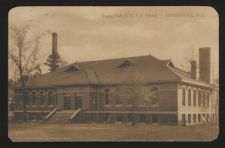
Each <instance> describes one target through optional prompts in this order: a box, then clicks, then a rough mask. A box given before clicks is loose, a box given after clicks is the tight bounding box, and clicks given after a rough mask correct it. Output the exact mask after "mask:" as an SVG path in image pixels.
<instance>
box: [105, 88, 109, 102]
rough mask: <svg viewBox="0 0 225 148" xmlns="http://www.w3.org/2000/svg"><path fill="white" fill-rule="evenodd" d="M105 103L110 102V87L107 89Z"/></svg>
mask: <svg viewBox="0 0 225 148" xmlns="http://www.w3.org/2000/svg"><path fill="white" fill-rule="evenodd" d="M105 104H109V89H106V90H105Z"/></svg>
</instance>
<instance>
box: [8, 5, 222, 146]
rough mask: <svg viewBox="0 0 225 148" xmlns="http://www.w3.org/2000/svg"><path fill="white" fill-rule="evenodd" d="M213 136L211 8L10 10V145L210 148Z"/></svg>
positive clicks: (215, 79)
mask: <svg viewBox="0 0 225 148" xmlns="http://www.w3.org/2000/svg"><path fill="white" fill-rule="evenodd" d="M218 135H219V16H218V13H217V11H216V10H215V9H214V8H213V7H209V6H19V7H14V8H13V9H11V10H10V11H9V13H8V137H9V139H10V140H11V141H12V142H81V141H82V142H83V141H84V142H94V141H95V142H103V141H105V142H111V141H112V142H132V141H136V142H168V141H169V142H177V141H185V142H193V141H199V142H211V141H213V140H216V139H217V138H218Z"/></svg>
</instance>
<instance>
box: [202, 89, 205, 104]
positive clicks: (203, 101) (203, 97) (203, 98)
mask: <svg viewBox="0 0 225 148" xmlns="http://www.w3.org/2000/svg"><path fill="white" fill-rule="evenodd" d="M205 105H206V101H205V93H204V92H203V93H202V106H203V107H205Z"/></svg>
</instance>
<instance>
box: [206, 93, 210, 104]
mask: <svg viewBox="0 0 225 148" xmlns="http://www.w3.org/2000/svg"><path fill="white" fill-rule="evenodd" d="M206 98H207V107H209V93H207V96H206Z"/></svg>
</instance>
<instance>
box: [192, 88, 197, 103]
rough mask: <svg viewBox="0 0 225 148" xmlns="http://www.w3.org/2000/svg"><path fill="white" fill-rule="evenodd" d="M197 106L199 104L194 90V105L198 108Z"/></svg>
mask: <svg viewBox="0 0 225 148" xmlns="http://www.w3.org/2000/svg"><path fill="white" fill-rule="evenodd" d="M196 104H197V99H196V91H195V90H194V94H193V105H194V106H196Z"/></svg>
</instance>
